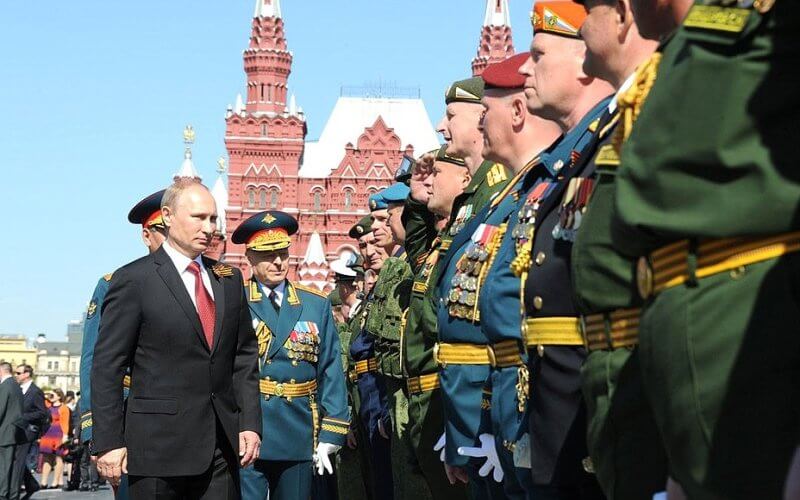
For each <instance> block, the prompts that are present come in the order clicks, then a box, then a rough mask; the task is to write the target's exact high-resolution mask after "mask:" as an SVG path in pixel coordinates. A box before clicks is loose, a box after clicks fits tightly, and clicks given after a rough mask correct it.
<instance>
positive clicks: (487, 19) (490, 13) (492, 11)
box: [483, 0, 511, 26]
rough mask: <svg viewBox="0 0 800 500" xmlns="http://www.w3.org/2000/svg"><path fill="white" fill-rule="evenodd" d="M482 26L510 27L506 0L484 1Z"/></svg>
mask: <svg viewBox="0 0 800 500" xmlns="http://www.w3.org/2000/svg"><path fill="white" fill-rule="evenodd" d="M483 25H484V26H511V17H510V15H509V12H508V0H486V15H485V16H483Z"/></svg>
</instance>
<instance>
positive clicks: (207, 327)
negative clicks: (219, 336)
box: [186, 260, 217, 349]
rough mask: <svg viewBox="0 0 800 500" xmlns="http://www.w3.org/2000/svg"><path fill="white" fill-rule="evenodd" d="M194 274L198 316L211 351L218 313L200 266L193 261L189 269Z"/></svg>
mask: <svg viewBox="0 0 800 500" xmlns="http://www.w3.org/2000/svg"><path fill="white" fill-rule="evenodd" d="M186 269H188V270H189V271H190V272H191V273H192V274H194V299H195V301H196V302H197V315H198V316H200V324H202V325H203V333H204V334H205V336H206V342H208V347H209V349H210V348H211V347H212V346H213V345H214V321H215V320H216V317H217V311H216V309H215V308H214V299H212V298H211V294H210V293H208V290H207V289H206V287H205V285H203V276H202V274H201V273H200V264H198V263H197V261H196V260H193V261H192V262H191V263H190V264H189V267H187V268H186Z"/></svg>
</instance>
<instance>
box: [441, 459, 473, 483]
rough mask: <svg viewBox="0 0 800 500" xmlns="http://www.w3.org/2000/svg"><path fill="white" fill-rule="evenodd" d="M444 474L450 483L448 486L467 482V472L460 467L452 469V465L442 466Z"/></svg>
mask: <svg viewBox="0 0 800 500" xmlns="http://www.w3.org/2000/svg"><path fill="white" fill-rule="evenodd" d="M444 473H445V474H446V475H447V480H448V481H450V484H456V482H458V481H461V482H462V483H464V484H467V483H468V482H469V476H468V475H467V471H465V470H464V469H463V468H462V467H453V466H452V465H447V464H444Z"/></svg>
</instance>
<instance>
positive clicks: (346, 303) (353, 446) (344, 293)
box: [330, 255, 371, 500]
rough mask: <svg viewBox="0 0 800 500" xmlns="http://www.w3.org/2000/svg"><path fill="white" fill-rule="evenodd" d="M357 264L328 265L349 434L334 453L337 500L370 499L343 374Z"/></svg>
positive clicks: (359, 431) (365, 459)
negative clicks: (338, 307) (336, 309)
mask: <svg viewBox="0 0 800 500" xmlns="http://www.w3.org/2000/svg"><path fill="white" fill-rule="evenodd" d="M357 260H358V259H357V257H356V256H355V255H350V258H344V257H343V258H340V259H338V260H336V261H334V262H332V263H331V266H330V267H331V271H333V273H334V278H333V279H334V283H336V288H334V290H333V291H332V292H331V296H332V297H331V304H334V299H335V300H337V301H338V302H339V304H340V305H341V307H342V315H343V318H342V322H341V323H340V324H339V325H338V330H339V344H340V346H341V355H342V368H343V372H344V374H345V381H346V382H347V386H348V387H347V389H348V401H347V403H348V407H349V409H350V417H351V424H350V430H349V431H348V434H347V446H343V447H342V449H341V450H339V451H338V452H337V453H336V489H337V491H338V493H339V498H341V499H345V498H352V499H353V500H359V499H368V498H371V485H370V482H369V479H370V476H371V472H370V469H369V455H368V454H367V449H366V440H365V439H364V436H365V433H364V432H363V426H362V425H361V421H360V419H359V418H358V413H357V412H356V411H354V409H355V408H356V407H357V404H356V403H357V402H358V400H357V399H354V394H353V392H354V391H353V386H352V383H350V382H349V380H347V373H348V371H349V369H350V362H349V357H350V356H349V352H350V340H351V337H352V332H353V331H352V329H351V324H353V319H352V318H353V316H356V315H358V310H359V309H360V306H361V299H360V298H358V294H359V293H360V290H359V288H358V284H357V281H358V279H359V272H358V271H357V270H356V269H355V265H356V261H357ZM363 275H364V270H363V268H361V269H360V276H361V277H362V280H363ZM356 397H357V396H356Z"/></svg>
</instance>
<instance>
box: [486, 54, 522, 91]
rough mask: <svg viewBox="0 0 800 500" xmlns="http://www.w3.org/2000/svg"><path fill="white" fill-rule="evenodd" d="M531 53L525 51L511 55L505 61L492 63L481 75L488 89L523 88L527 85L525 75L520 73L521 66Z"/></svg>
mask: <svg viewBox="0 0 800 500" xmlns="http://www.w3.org/2000/svg"><path fill="white" fill-rule="evenodd" d="M528 57H530V54H529V53H527V52H523V53H521V54H517V55H515V56H511V57H509V58H508V59H506V60H505V61H500V62H498V63H494V64H490V65H489V66H487V67H486V69H485V70H484V71H483V74H482V75H481V77H482V78H483V81H484V82H486V88H487V89H521V88H522V87H523V85H525V75H520V74H519V68H521V67H522V65H523V64H525V61H527V60H528Z"/></svg>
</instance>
